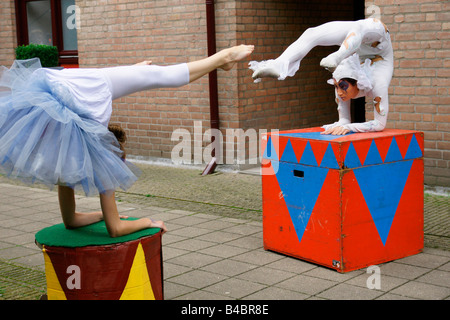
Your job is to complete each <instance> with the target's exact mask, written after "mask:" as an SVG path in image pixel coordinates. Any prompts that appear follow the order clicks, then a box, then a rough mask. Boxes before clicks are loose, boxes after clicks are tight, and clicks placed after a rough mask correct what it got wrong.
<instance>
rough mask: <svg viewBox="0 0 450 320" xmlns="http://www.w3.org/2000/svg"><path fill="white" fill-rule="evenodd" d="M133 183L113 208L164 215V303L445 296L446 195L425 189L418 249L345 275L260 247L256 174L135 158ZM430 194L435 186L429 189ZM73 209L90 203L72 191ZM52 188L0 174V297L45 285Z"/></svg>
mask: <svg viewBox="0 0 450 320" xmlns="http://www.w3.org/2000/svg"><path fill="white" fill-rule="evenodd" d="M137 165H138V167H139V168H140V169H141V170H142V176H141V177H140V179H139V181H138V182H137V183H136V184H135V185H134V186H133V187H132V188H131V189H130V190H128V191H127V192H117V193H116V195H117V203H118V207H119V211H120V212H121V213H122V214H126V215H129V216H133V217H144V216H146V217H152V218H153V219H161V220H164V221H165V223H166V225H167V227H168V229H169V232H167V233H166V234H164V235H163V260H164V262H163V271H164V297H165V299H166V300H189V301H193V300H246V301H248V300H305V299H307V300H347V299H348V300H414V299H417V300H449V298H450V241H449V240H450V214H449V213H450V196H449V194H448V192H447V191H446V190H444V192H443V193H442V192H438V193H435V192H433V190H431V191H429V188H427V192H426V195H425V213H424V220H425V223H424V234H425V236H424V239H425V240H424V242H425V248H424V250H423V252H421V253H419V254H416V255H413V256H409V257H406V258H402V259H398V260H395V261H391V262H387V263H384V264H380V265H378V266H377V267H378V268H379V269H378V271H379V275H380V277H379V280H380V281H379V283H380V287H379V288H371V287H373V286H371V285H370V284H371V283H373V282H371V280H370V279H371V278H370V277H371V276H372V275H373V273H372V271H369V270H368V269H365V268H364V269H361V270H357V271H352V272H348V273H338V272H336V271H334V270H331V269H328V268H325V267H322V266H319V265H316V264H313V263H309V262H306V261H302V260H299V259H295V258H291V257H287V256H284V255H282V254H279V253H275V252H271V251H265V250H264V248H263V234H262V196H261V177H260V176H258V174H245V173H238V172H233V171H227V170H225V171H219V172H216V173H214V174H211V175H208V176H201V175H200V173H201V171H202V168H197V169H192V168H185V167H181V168H180V167H174V166H166V165H157V164H149V163H137ZM434 191H435V190H434ZM77 209H78V210H79V211H97V210H99V209H100V204H99V201H98V197H90V198H88V197H84V196H82V195H77ZM61 222H62V221H61V216H60V213H59V206H58V200H57V194H56V190H53V191H52V190H48V189H45V188H44V187H40V186H38V185H35V186H32V187H29V186H26V185H22V184H20V183H18V182H15V181H12V180H9V179H7V178H5V177H1V176H0V300H35V299H39V297H40V296H41V295H43V294H45V292H46V281H45V270H44V258H43V254H42V252H41V251H40V249H39V248H38V247H37V246H36V245H35V243H34V235H35V233H36V232H37V231H39V230H40V229H42V228H45V227H48V226H51V225H54V224H57V223H61Z"/></svg>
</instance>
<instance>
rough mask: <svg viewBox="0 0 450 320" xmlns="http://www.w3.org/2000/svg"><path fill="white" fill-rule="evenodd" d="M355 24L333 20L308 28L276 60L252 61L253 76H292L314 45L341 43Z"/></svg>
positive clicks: (283, 77)
mask: <svg viewBox="0 0 450 320" xmlns="http://www.w3.org/2000/svg"><path fill="white" fill-rule="evenodd" d="M354 26H355V22H353V21H333V22H328V23H325V24H322V25H320V26H317V27H314V28H308V29H307V30H306V31H305V32H304V33H303V34H302V35H301V36H300V37H299V38H298V39H297V40H296V41H295V42H293V43H292V44H291V45H290V46H289V47H288V48H287V49H286V50H285V51H284V52H283V53H282V54H281V55H280V56H279V57H278V58H276V59H275V60H267V61H261V62H256V61H252V62H250V69H252V70H253V71H254V73H253V75H252V77H253V78H254V79H258V78H262V77H272V78H278V80H284V79H285V78H286V77H288V76H289V77H292V76H294V75H295V73H296V72H297V70H298V69H299V67H300V62H301V60H302V59H303V58H304V57H305V56H306V55H307V54H308V53H309V52H310V51H311V50H312V49H313V48H314V47H317V46H334V45H341V44H342V42H343V41H344V40H345V38H346V36H347V35H348V33H349V32H350V31H351V30H352V28H354Z"/></svg>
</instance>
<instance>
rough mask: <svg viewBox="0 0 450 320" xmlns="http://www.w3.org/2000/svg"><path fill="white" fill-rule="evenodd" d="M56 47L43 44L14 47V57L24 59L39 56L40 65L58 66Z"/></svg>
mask: <svg viewBox="0 0 450 320" xmlns="http://www.w3.org/2000/svg"><path fill="white" fill-rule="evenodd" d="M58 56H59V54H58V48H57V47H55V46H48V45H45V44H29V45H26V46H19V47H17V48H16V59H17V60H26V59H31V58H39V59H40V60H41V65H42V66H43V67H45V68H48V67H57V66H58V62H59V59H58Z"/></svg>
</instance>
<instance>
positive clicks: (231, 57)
mask: <svg viewBox="0 0 450 320" xmlns="http://www.w3.org/2000/svg"><path fill="white" fill-rule="evenodd" d="M253 50H255V46H253V45H244V44H241V45H240V46H235V47H231V48H228V49H224V50H223V51H222V52H223V53H224V54H225V61H227V62H226V63H224V64H223V65H221V66H220V68H221V69H223V70H225V71H228V70H230V69H231V68H233V67H234V65H235V64H236V63H237V62H238V61H240V60H242V59H244V58H246V57H248V56H249V55H250V54H251V53H252V52H253Z"/></svg>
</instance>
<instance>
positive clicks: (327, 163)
mask: <svg viewBox="0 0 450 320" xmlns="http://www.w3.org/2000/svg"><path fill="white" fill-rule="evenodd" d="M320 166H321V167H325V168H330V169H339V165H338V162H337V160H336V156H335V155H334V152H333V148H332V147H331V143H329V144H328V147H327V150H326V151H325V154H324V155H323V158H322V162H321V163H320Z"/></svg>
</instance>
